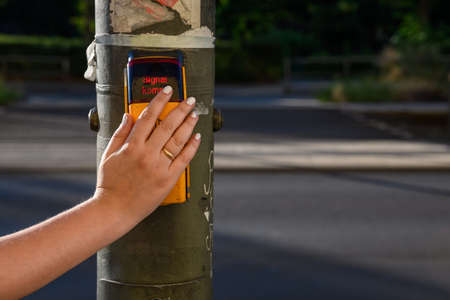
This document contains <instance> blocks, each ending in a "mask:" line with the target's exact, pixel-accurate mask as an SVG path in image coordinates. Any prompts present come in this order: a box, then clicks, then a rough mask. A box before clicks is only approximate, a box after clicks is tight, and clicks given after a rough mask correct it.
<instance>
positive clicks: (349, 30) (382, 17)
mask: <svg viewBox="0 0 450 300" xmlns="http://www.w3.org/2000/svg"><path fill="white" fill-rule="evenodd" d="M148 1H151V0H148ZM155 1H156V0H155ZM93 3H94V1H93V0H66V1H59V0H46V1H27V2H22V1H12V0H0V7H1V9H0V20H1V21H0V33H3V34H7V35H16V37H12V38H11V39H8V38H7V37H5V36H1V37H0V54H4V53H9V54H11V53H18V54H23V53H25V54H27V53H35V54H48V55H69V56H71V57H72V59H71V60H72V61H73V62H74V63H75V64H72V65H73V66H76V67H78V68H79V69H78V70H76V72H75V73H76V74H78V75H81V73H82V68H81V67H80V66H83V65H84V64H81V63H80V61H84V50H85V47H86V46H87V44H88V42H89V41H90V40H92V39H93V32H94V28H93V27H94V22H93V13H94V12H93ZM216 7H217V10H216V21H217V24H216V25H217V26H216V36H217V52H216V54H217V55H216V57H217V58H216V74H217V80H218V81H222V82H223V81H234V82H243V81H276V80H279V79H280V78H281V77H282V71H283V70H282V66H283V63H282V62H283V58H284V57H288V56H314V55H350V54H351V55H360V54H379V53H381V52H382V51H383V49H384V48H385V47H386V46H387V45H391V46H393V47H395V48H396V49H398V50H399V51H402V52H404V53H410V54H408V55H409V56H414V53H415V51H419V52H420V53H431V54H433V55H435V54H436V55H437V54H439V55H441V54H450V18H449V17H448V12H449V11H450V1H448V0H396V1H392V0H336V1H328V0H299V1H292V0H277V1H274V0H246V1H238V0H217V1H216ZM24 35H28V36H30V39H27V38H26V37H24ZM17 36H20V37H17ZM44 36H55V37H52V38H45V37H44ZM57 37H64V38H63V39H60V38H57ZM424 55H428V54H424ZM77 61H78V63H76V62H77ZM406 67H407V66H406V65H405V66H404V67H403V70H404V72H406V73H407V72H409V71H408V70H407V68H406ZM411 71H412V70H411Z"/></svg>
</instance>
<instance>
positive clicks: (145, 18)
mask: <svg viewBox="0 0 450 300" xmlns="http://www.w3.org/2000/svg"><path fill="white" fill-rule="evenodd" d="M214 22H215V1H213V0H96V3H95V23H96V45H95V53H96V62H97V70H96V81H97V85H96V87H97V111H98V113H97V112H94V113H95V115H98V135H97V157H98V158H100V156H101V154H102V153H103V150H104V149H105V146H106V145H107V143H108V141H109V139H110V137H111V135H112V133H113V132H114V130H115V129H116V128H117V126H118V125H119V123H120V120H121V118H122V114H123V113H124V99H123V94H124V93H123V69H124V67H125V65H126V63H127V57H128V56H127V55H128V52H129V51H130V50H132V49H145V50H151V51H155V50H157V51H158V50H173V49H178V50H181V51H182V52H183V53H184V58H185V65H186V75H187V94H188V96H195V97H196V98H197V110H198V112H199V114H200V120H199V123H198V126H197V129H196V130H197V131H199V132H201V134H202V144H201V146H200V149H199V152H198V154H197V155H196V157H195V158H194V160H193V161H192V163H191V188H190V194H191V198H190V199H189V200H188V202H186V203H184V204H177V205H171V206H165V207H160V208H158V209H157V210H156V211H155V212H154V213H153V214H152V215H151V216H150V217H148V218H147V219H145V220H144V221H143V222H142V223H141V224H139V225H138V226H137V227H136V228H135V229H133V230H132V231H131V232H130V233H128V234H127V235H126V236H124V237H123V238H121V239H120V240H118V241H117V242H115V243H113V244H111V245H110V246H108V247H106V248H104V249H102V250H101V251H99V252H98V255H97V299H99V300H116V299H123V300H125V299H126V300H140V299H142V300H143V299H146V300H157V299H158V300H169V299H170V300H188V299H195V300H210V299H212V286H211V284H212V239H213V237H212V234H213V230H212V226H213V214H212V209H213V175H214V174H213V153H214V152H213V128H214V125H213V123H214V122H217V119H219V120H221V118H220V116H219V117H218V116H217V115H216V116H214V108H213V96H214V46H213V44H214V43H213V40H214V38H213V36H214V35H213V33H214V30H215V28H214V26H215V24H214ZM93 119H95V118H93ZM218 124H219V125H217V126H220V122H219V123H218ZM217 126H216V127H217ZM94 127H95V126H94Z"/></svg>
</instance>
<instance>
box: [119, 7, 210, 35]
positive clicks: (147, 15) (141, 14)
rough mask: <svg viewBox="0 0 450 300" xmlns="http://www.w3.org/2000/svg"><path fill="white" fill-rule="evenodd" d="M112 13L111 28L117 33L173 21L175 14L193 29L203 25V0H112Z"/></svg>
mask: <svg viewBox="0 0 450 300" xmlns="http://www.w3.org/2000/svg"><path fill="white" fill-rule="evenodd" d="M110 11H111V26H112V28H113V31H114V32H117V33H119V32H120V33H130V32H133V31H136V30H138V29H141V28H144V27H147V26H150V25H153V24H156V23H161V22H165V21H171V20H173V19H175V17H176V13H175V12H177V13H178V14H179V15H180V17H181V20H182V21H183V23H185V24H186V25H188V26H190V27H191V28H192V29H195V28H200V25H201V22H200V21H201V16H200V15H201V14H200V11H201V0H111V4H110Z"/></svg>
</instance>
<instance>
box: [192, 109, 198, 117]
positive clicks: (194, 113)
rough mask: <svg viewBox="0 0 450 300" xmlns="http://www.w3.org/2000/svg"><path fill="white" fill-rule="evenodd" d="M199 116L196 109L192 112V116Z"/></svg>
mask: <svg viewBox="0 0 450 300" xmlns="http://www.w3.org/2000/svg"><path fill="white" fill-rule="evenodd" d="M197 116H198V114H197V112H196V111H195V110H194V111H193V112H192V114H191V117H192V118H194V119H195V118H197Z"/></svg>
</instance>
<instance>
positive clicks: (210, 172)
mask: <svg viewBox="0 0 450 300" xmlns="http://www.w3.org/2000/svg"><path fill="white" fill-rule="evenodd" d="M213 155H214V151H213V150H211V152H210V153H209V158H208V164H209V179H208V187H207V186H206V184H203V192H204V193H205V195H207V196H208V195H209V193H210V192H211V185H212V175H213V172H214V168H213V164H212V159H213Z"/></svg>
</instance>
